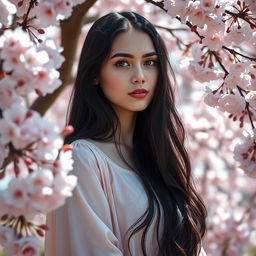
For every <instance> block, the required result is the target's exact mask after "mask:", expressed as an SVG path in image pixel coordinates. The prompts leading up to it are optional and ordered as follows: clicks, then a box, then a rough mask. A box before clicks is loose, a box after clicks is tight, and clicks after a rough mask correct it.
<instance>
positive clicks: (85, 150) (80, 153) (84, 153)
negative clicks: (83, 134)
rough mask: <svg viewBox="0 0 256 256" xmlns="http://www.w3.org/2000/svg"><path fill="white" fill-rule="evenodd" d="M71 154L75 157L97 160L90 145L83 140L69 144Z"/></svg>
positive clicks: (95, 153)
mask: <svg viewBox="0 0 256 256" xmlns="http://www.w3.org/2000/svg"><path fill="white" fill-rule="evenodd" d="M71 145H72V147H73V149H72V153H73V156H75V157H86V158H88V159H90V158H97V152H96V151H95V149H94V148H93V146H92V144H91V143H90V142H88V141H87V140H84V139H79V140H75V141H73V142H72V143H71Z"/></svg>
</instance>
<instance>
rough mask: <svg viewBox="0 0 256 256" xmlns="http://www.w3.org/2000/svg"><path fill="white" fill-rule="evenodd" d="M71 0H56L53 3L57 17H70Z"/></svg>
mask: <svg viewBox="0 0 256 256" xmlns="http://www.w3.org/2000/svg"><path fill="white" fill-rule="evenodd" d="M72 7H73V1H69V0H68V1H65V0H61V1H58V3H56V5H55V10H56V12H57V13H58V18H59V19H61V20H63V19H67V18H68V17H70V15H71V13H72Z"/></svg>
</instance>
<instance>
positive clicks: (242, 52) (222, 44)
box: [162, 0, 256, 177]
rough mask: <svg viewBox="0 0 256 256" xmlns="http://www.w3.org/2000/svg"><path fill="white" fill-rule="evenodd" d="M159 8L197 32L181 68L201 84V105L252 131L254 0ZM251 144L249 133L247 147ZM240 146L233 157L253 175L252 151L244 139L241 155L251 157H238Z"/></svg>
mask: <svg viewBox="0 0 256 256" xmlns="http://www.w3.org/2000/svg"><path fill="white" fill-rule="evenodd" d="M162 8H163V9H165V10H166V11H167V13H168V14H169V15H171V16H172V17H173V18H177V19H178V20H180V21H181V22H182V23H184V24H186V25H187V26H189V28H190V29H191V31H192V33H194V34H195V35H196V36H197V39H195V40H194V41H192V42H190V43H189V44H187V45H186V46H185V49H184V51H185V52H186V54H187V59H188V60H189V61H188V60H186V64H184V67H185V68H188V69H189V70H190V72H191V74H193V77H194V78H195V79H196V80H197V81H199V82H201V83H205V98H204V101H205V103H206V104H207V105H209V106H211V107H214V108H217V109H219V110H220V111H223V112H226V113H228V115H229V118H231V119H232V120H233V121H237V122H239V123H240V127H241V128H244V127H245V126H246V125H245V122H247V123H250V125H251V128H250V130H251V131H252V130H254V121H255V120H256V104H255V102H256V96H255V95H256V58H255V57H251V56H250V55H249V54H248V53H250V52H252V53H253V52H255V49H256V48H255V39H256V30H255V29H256V12H255V1H251V0H248V1H240V0H237V1H235V0H232V1H224V0H201V1H198V0H196V1H190V0H165V1H164V2H163V6H162ZM209 82H211V83H209ZM247 129H248V126H247ZM254 143H255V138H254V137H253V138H252V139H251V144H250V145H253V144H254ZM241 147H242V146H241V145H240V146H237V147H236V151H235V160H237V161H238V162H240V167H241V168H242V169H243V170H244V171H245V173H246V174H248V175H250V177H255V176H254V175H251V173H252V166H254V164H256V151H254V150H252V149H251V146H249V145H248V141H247V142H244V148H243V149H244V150H245V149H246V150H247V153H246V152H243V153H244V156H245V155H246V154H248V155H250V157H247V158H246V157H238V156H237V155H238V153H237V152H238V151H239V150H238V148H239V149H241ZM248 161H250V164H249V163H248Z"/></svg>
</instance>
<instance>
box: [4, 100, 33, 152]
mask: <svg viewBox="0 0 256 256" xmlns="http://www.w3.org/2000/svg"><path fill="white" fill-rule="evenodd" d="M27 111H28V110H27V109H26V108H24V107H22V106H20V105H19V104H17V103H15V104H13V105H12V106H11V108H8V109H6V110H5V111H4V112H3V117H4V118H3V119H0V124H1V125H0V134H1V137H0V141H1V142H2V143H3V144H7V143H9V142H12V143H13V144H14V146H16V147H17V148H20V147H24V146H26V145H27V144H29V143H30V142H31V141H28V142H27V144H26V143H25V144H24V143H21V144H22V145H19V143H18V141H21V140H22V141H23V140H24V139H23V138H21V130H20V126H21V124H23V123H24V121H25V119H26V114H27Z"/></svg>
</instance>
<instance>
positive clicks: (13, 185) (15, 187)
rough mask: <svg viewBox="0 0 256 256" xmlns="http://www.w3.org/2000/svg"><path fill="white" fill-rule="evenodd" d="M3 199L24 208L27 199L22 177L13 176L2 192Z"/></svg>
mask: <svg viewBox="0 0 256 256" xmlns="http://www.w3.org/2000/svg"><path fill="white" fill-rule="evenodd" d="M3 198H4V201H5V202H7V203H8V204H10V205H13V206H15V207H16V208H18V209H22V208H23V209H24V208H26V206H27V204H28V200H29V196H28V190H27V186H26V184H25V182H24V180H23V179H18V178H13V179H12V180H11V181H10V182H9V184H8V188H7V189H6V190H5V193H4V194H3Z"/></svg>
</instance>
